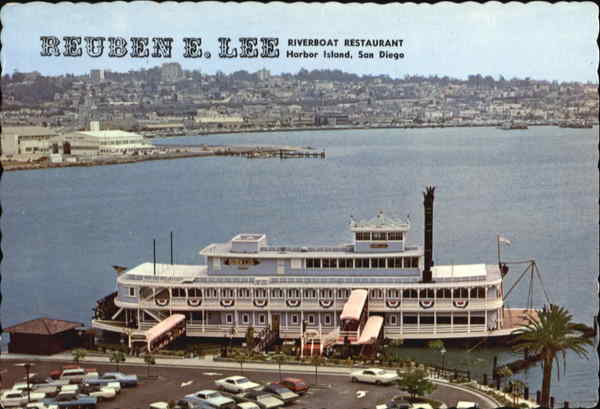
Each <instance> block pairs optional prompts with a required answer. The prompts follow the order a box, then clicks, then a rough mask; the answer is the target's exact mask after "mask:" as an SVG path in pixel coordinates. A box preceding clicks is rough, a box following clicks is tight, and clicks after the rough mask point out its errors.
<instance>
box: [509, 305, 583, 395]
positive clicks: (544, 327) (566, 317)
mask: <svg viewBox="0 0 600 409" xmlns="http://www.w3.org/2000/svg"><path fill="white" fill-rule="evenodd" d="M572 318H573V316H572V315H571V314H570V313H569V312H568V311H567V310H566V309H564V308H563V307H559V306H557V305H554V304H550V307H549V308H544V310H543V311H541V312H538V313H537V317H529V316H528V317H527V321H528V323H527V325H526V326H525V327H523V328H519V329H517V330H515V331H513V334H515V335H517V338H515V340H514V343H515V345H514V346H513V349H514V350H515V351H523V350H525V349H529V350H530V351H532V352H533V353H535V354H539V355H540V357H541V360H542V370H543V378H542V396H541V403H540V404H541V406H542V407H549V401H550V383H551V380H552V365H553V363H554V359H555V358H556V356H557V355H558V354H559V353H561V354H562V357H563V370H564V368H565V367H566V353H567V351H573V352H575V353H576V354H577V355H578V356H579V357H585V358H588V352H587V350H586V349H585V346H586V345H592V341H591V340H590V339H588V338H584V337H583V336H582V335H581V334H580V333H578V331H577V330H575V329H574V328H573V325H574V323H573V322H572V321H571V320H572ZM557 368H558V376H559V377H560V361H559V364H558V366H557Z"/></svg>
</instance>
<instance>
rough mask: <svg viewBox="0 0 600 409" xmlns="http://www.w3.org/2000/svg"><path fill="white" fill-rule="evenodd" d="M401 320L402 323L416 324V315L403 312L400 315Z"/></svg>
mask: <svg viewBox="0 0 600 409" xmlns="http://www.w3.org/2000/svg"><path fill="white" fill-rule="evenodd" d="M402 322H403V323H404V324H416V323H417V316H416V315H407V314H404V315H403V316H402Z"/></svg>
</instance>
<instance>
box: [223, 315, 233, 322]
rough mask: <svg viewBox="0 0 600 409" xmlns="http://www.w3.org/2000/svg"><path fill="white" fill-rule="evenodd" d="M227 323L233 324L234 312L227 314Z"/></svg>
mask: <svg viewBox="0 0 600 409" xmlns="http://www.w3.org/2000/svg"><path fill="white" fill-rule="evenodd" d="M225 323H226V324H233V314H225Z"/></svg>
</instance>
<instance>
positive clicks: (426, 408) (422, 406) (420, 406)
mask: <svg viewBox="0 0 600 409" xmlns="http://www.w3.org/2000/svg"><path fill="white" fill-rule="evenodd" d="M411 409H433V407H432V406H431V405H430V404H429V403H413V405H412V408H411Z"/></svg>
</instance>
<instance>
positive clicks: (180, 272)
mask: <svg viewBox="0 0 600 409" xmlns="http://www.w3.org/2000/svg"><path fill="white" fill-rule="evenodd" d="M154 271H155V268H154V263H142V264H140V265H139V266H136V267H134V268H132V269H130V270H128V271H127V272H126V274H134V275H139V276H154V275H155V274H154ZM199 275H206V266H202V265H189V264H162V263H156V276H162V277H179V278H182V277H196V276H199Z"/></svg>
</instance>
